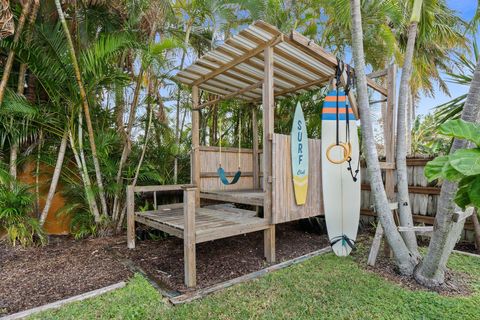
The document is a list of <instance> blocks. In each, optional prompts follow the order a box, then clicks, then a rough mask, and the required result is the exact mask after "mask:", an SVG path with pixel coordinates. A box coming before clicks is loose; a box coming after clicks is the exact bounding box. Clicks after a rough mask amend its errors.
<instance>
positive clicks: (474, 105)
mask: <svg viewBox="0 0 480 320" xmlns="http://www.w3.org/2000/svg"><path fill="white" fill-rule="evenodd" d="M461 119H463V120H465V121H469V122H477V123H478V122H480V63H477V67H476V69H475V72H474V74H473V79H472V83H471V85H470V89H469V91H468V95H467V99H466V100H465V104H464V106H463V110H462V115H461ZM469 147H470V146H469V144H468V142H467V141H465V140H459V139H454V141H453V144H452V147H451V149H450V154H452V153H454V152H455V151H457V150H459V149H465V148H469ZM457 190H458V185H457V183H456V182H453V181H445V182H444V183H443V184H442V190H441V192H440V198H439V199H438V209H437V214H436V216H435V231H434V233H433V235H432V238H431V240H430V245H429V247H428V252H427V255H426V256H425V259H424V260H423V262H422V264H421V266H420V268H418V271H417V272H416V273H415V278H416V279H417V281H418V282H420V283H421V284H423V285H425V286H428V287H434V286H438V285H441V284H442V283H443V282H444V277H445V270H446V265H447V260H448V257H449V256H450V253H451V252H452V250H453V248H454V246H455V244H456V242H457V239H458V236H459V235H460V232H461V231H462V230H463V226H464V224H465V221H464V220H463V221H462V222H458V223H457V222H454V221H453V219H452V217H453V214H454V213H455V212H457V211H459V210H460V208H459V207H458V206H457V205H456V204H455V203H454V201H453V199H454V197H455V194H456V192H457Z"/></svg>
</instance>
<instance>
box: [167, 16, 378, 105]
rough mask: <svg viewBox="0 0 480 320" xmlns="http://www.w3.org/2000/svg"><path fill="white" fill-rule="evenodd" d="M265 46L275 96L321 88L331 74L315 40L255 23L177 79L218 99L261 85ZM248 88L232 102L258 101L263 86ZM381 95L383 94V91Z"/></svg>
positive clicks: (331, 59)
mask: <svg viewBox="0 0 480 320" xmlns="http://www.w3.org/2000/svg"><path fill="white" fill-rule="evenodd" d="M268 46H273V47H274V92H275V96H276V97H285V96H288V95H292V94H294V93H297V92H304V91H306V90H312V89H315V88H319V87H320V86H321V85H322V84H324V83H325V82H327V81H328V80H329V79H330V78H331V77H333V76H334V74H335V66H336V64H337V61H336V58H335V56H333V55H332V54H330V53H328V52H327V51H325V50H324V49H323V48H321V47H320V46H318V45H317V44H315V43H314V42H313V41H311V40H310V39H308V38H306V37H305V36H303V35H301V34H300V33H298V32H295V31H292V32H291V34H290V35H286V34H283V33H282V32H281V31H279V30H278V29H277V28H276V27H274V26H272V25H270V24H267V23H265V22H263V21H256V22H254V23H253V24H252V25H250V26H249V27H248V28H246V29H244V30H242V31H240V32H239V33H238V34H237V35H235V36H233V37H231V38H229V39H227V40H226V41H225V43H224V44H222V45H220V46H219V47H217V48H216V49H215V50H212V51H210V52H208V53H207V54H205V55H204V56H202V57H201V58H199V59H198V60H197V61H195V63H193V64H192V65H190V66H189V67H188V68H186V69H184V70H183V71H181V72H179V73H178V74H177V75H176V78H177V80H179V81H180V82H182V83H184V84H186V85H189V86H193V85H198V87H199V88H200V89H202V90H205V91H208V92H211V93H214V94H218V95H220V96H225V95H229V94H232V93H235V92H238V91H239V90H241V89H244V88H246V87H248V86H252V85H253V84H255V83H258V82H259V81H262V80H263V76H264V57H263V51H264V49H265V48H266V47H268ZM373 85H375V84H373ZM252 87H254V89H252V90H249V91H247V92H242V93H241V94H238V95H236V97H237V98H238V99H242V100H246V101H260V100H261V99H262V88H261V86H260V87H259V86H252ZM379 88H380V89H384V88H382V87H379ZM376 89H378V87H377V88H376ZM381 93H383V94H384V95H386V90H385V92H381Z"/></svg>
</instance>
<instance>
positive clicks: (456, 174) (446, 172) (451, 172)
mask: <svg viewBox="0 0 480 320" xmlns="http://www.w3.org/2000/svg"><path fill="white" fill-rule="evenodd" d="M442 177H443V178H445V179H447V180H450V181H460V180H461V179H463V178H464V177H465V175H464V174H462V173H461V172H460V171H458V170H456V169H455V168H454V167H453V166H452V165H451V163H450V162H447V163H445V165H444V166H443V168H442Z"/></svg>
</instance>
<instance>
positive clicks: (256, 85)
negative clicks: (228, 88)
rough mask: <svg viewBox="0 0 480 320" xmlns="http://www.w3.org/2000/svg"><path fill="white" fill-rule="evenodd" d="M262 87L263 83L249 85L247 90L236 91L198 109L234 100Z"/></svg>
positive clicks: (203, 104)
mask: <svg viewBox="0 0 480 320" xmlns="http://www.w3.org/2000/svg"><path fill="white" fill-rule="evenodd" d="M262 85H263V81H258V82H256V83H254V84H252V85H249V86H248V87H245V88H243V89H240V90H237V91H235V92H232V93H230V94H227V95H225V96H222V97H220V98H217V99H215V100H212V101H208V102H205V103H202V104H201V105H199V106H198V107H197V109H203V108H206V107H208V106H211V105H213V104H217V103H219V102H221V101H224V100H228V99H231V98H234V97H236V96H238V95H241V94H242V93H245V92H248V91H251V90H253V89H256V88H259V87H261V86H262Z"/></svg>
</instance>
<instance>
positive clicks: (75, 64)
mask: <svg viewBox="0 0 480 320" xmlns="http://www.w3.org/2000/svg"><path fill="white" fill-rule="evenodd" d="M55 5H56V7H57V11H58V17H59V20H60V23H61V24H62V26H63V31H64V33H65V36H66V38H67V43H68V49H69V53H70V58H71V62H72V65H73V68H74V70H75V78H76V80H77V85H78V89H79V91H80V98H81V101H82V105H83V112H84V113H85V122H86V124H87V129H88V139H89V141H90V148H91V151H92V158H93V165H94V167H95V176H96V178H97V185H98V193H99V197H100V203H101V205H102V213H103V214H104V215H108V209H107V201H106V199H105V191H104V187H103V180H102V171H101V168H100V162H99V161H98V155H97V146H96V144H95V135H94V132H93V126H92V120H91V118H90V108H89V106H88V99H87V93H86V92H85V87H84V85H83V82H82V75H81V72H80V68H79V66H78V61H77V56H76V53H75V47H74V45H73V41H72V37H71V35H70V30H69V29H68V26H67V21H66V20H65V16H64V14H63V10H62V6H61V4H60V0H55ZM97 222H98V221H97Z"/></svg>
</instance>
